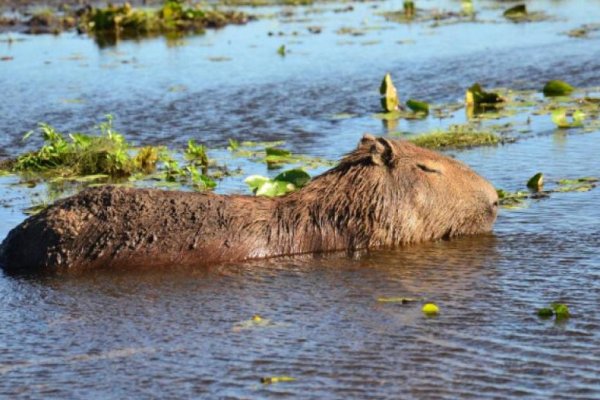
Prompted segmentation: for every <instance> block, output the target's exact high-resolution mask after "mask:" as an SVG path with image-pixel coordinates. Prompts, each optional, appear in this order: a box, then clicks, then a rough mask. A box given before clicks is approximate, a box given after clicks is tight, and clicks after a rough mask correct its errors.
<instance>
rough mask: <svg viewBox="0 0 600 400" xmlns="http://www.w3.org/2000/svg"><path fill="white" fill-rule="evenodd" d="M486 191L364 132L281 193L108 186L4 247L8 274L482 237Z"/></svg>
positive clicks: (492, 209) (446, 164)
mask: <svg viewBox="0 0 600 400" xmlns="http://www.w3.org/2000/svg"><path fill="white" fill-rule="evenodd" d="M497 205H498V199H497V195H496V191H495V190H494V188H493V186H492V185H491V184H490V183H489V182H487V181H486V180H485V179H483V178H482V177H480V176H479V175H477V174H476V173H475V172H473V171H472V170H471V169H469V168H468V167H467V166H465V165H464V164H462V163H460V162H458V161H456V160H453V159H451V158H448V157H446V156H443V155H441V154H438V153H435V152H432V151H429V150H425V149H421V148H419V147H416V146H414V145H412V144H410V143H408V142H403V141H394V140H387V139H384V138H375V137H373V136H370V135H365V137H364V138H363V139H362V140H361V142H360V143H359V146H358V148H357V149H356V150H355V151H353V152H352V153H350V154H349V155H347V156H346V157H345V158H343V159H342V160H341V161H340V164H339V165H338V166H337V167H335V168H333V169H331V170H329V171H327V172H325V173H324V174H322V175H320V176H318V177H316V178H315V179H314V180H313V181H311V182H310V183H309V184H308V185H307V186H305V187H304V188H302V189H301V190H299V191H297V192H294V193H292V194H289V195H287V196H284V197H279V198H266V197H256V196H240V195H216V194H213V193H189V192H173V191H161V190H153V189H129V188H117V187H103V188H95V189H88V190H85V191H83V192H81V193H79V194H77V195H75V196H72V197H70V198H67V199H64V200H61V201H58V202H56V203H55V204H54V205H52V206H51V207H49V208H47V209H46V210H44V211H43V212H41V213H40V214H38V215H36V216H33V217H30V218H28V219H27V220H26V221H24V222H23V223H22V224H20V225H19V226H17V227H16V228H15V229H13V230H12V231H11V232H10V233H9V235H8V236H7V238H6V239H5V240H4V242H3V243H2V245H1V246H0V265H2V267H3V268H4V269H6V270H12V271H24V270H56V269H68V268H78V269H79V268H94V267H110V266H112V267H130V266H144V267H168V266H172V265H184V264H188V265H208V264H214V263H219V262H225V261H237V260H248V259H254V258H264V257H275V256H283V255H292V254H300V253H311V252H324V251H335V250H358V249H369V248H377V247H393V246H399V245H402V244H407V243H414V242H420V241H425V240H435V239H441V238H450V237H454V236H458V235H466V234H476V233H483V232H488V231H490V230H491V229H492V225H493V223H494V221H495V219H496V213H497Z"/></svg>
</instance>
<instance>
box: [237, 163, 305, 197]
mask: <svg viewBox="0 0 600 400" xmlns="http://www.w3.org/2000/svg"><path fill="white" fill-rule="evenodd" d="M309 181H310V175H309V174H308V173H306V171H304V170H301V169H291V170H288V171H284V172H282V173H280V174H279V175H277V176H276V177H275V178H273V179H270V178H267V177H264V176H260V175H251V176H249V177H247V178H246V179H245V180H244V182H246V184H247V185H248V186H249V187H250V190H252V192H253V193H255V194H256V195H257V196H267V197H276V196H282V195H284V194H287V193H290V192H293V191H295V190H297V189H300V188H301V187H303V186H304V185H306V184H307V183H308V182H309Z"/></svg>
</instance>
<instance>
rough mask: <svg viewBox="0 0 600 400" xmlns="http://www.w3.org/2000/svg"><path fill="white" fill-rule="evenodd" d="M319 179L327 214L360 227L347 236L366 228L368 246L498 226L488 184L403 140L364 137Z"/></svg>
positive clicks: (465, 168)
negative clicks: (361, 225)
mask: <svg viewBox="0 0 600 400" xmlns="http://www.w3.org/2000/svg"><path fill="white" fill-rule="evenodd" d="M322 177H323V178H325V179H323V181H322V182H321V183H319V181H320V179H319V178H317V179H315V181H314V182H313V183H314V186H313V185H311V186H313V188H314V189H320V190H319V192H318V193H319V194H318V196H320V198H321V201H322V202H324V203H327V205H326V206H325V208H326V209H327V210H328V211H326V212H327V213H329V214H330V215H331V214H332V213H333V214H338V216H337V217H336V218H338V219H339V218H345V219H347V221H345V222H344V225H346V226H350V227H352V226H355V225H358V224H359V223H362V224H363V227H362V228H359V227H357V229H352V228H351V229H350V231H351V232H353V233H355V234H356V233H358V231H359V229H364V230H365V231H366V232H367V234H368V235H369V237H368V238H367V237H364V238H363V240H362V242H363V243H365V242H366V243H365V244H366V245H367V246H378V245H382V246H386V245H397V244H401V243H410V242H420V241H423V240H431V239H440V238H450V237H453V236H458V235H467V234H475V233H483V232H489V231H491V229H492V225H493V224H494V221H495V220H496V214H497V209H498V195H497V193H496V190H495V189H494V187H493V186H492V185H491V184H490V183H489V182H488V181H487V180H485V179H484V178H482V177H481V176H479V175H478V174H476V173H475V172H474V171H473V170H471V169H470V168H469V167H468V166H466V165H465V164H463V163H462V162H460V161H457V160H454V159H452V158H450V157H447V156H444V155H442V154H440V153H437V152H434V151H431V150H427V149H424V148H421V147H417V146H415V145H413V144H411V143H409V142H406V141H401V140H390V139H386V138H376V137H374V136H372V135H365V136H364V137H363V138H362V140H361V141H360V142H359V144H358V147H357V148H356V150H354V151H353V152H351V153H350V154H348V155H347V156H346V157H345V158H343V159H342V160H341V162H340V164H339V165H338V166H337V167H336V168H334V169H333V170H331V171H330V172H329V173H326V174H324V175H323V176H322ZM327 177H329V179H328V178H327ZM334 177H335V179H331V178H334ZM325 182H329V186H328V187H326V188H325V187H323V186H324V185H323V184H324V183H325ZM319 186H321V187H320V188H319ZM316 192H317V191H316V190H315V193H316ZM339 214H342V215H346V217H340V215H339ZM353 220H354V221H355V222H354V221H353ZM359 221H361V222H359ZM365 225H366V226H365ZM338 226H339V224H338Z"/></svg>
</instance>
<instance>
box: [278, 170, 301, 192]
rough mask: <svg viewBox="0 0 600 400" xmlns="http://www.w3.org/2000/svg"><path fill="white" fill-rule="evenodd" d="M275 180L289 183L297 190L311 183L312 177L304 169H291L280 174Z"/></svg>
mask: <svg viewBox="0 0 600 400" xmlns="http://www.w3.org/2000/svg"><path fill="white" fill-rule="evenodd" d="M273 180H275V181H280V182H288V183H291V184H292V185H294V186H295V187H297V188H301V187H302V186H304V185H306V184H307V183H308V182H309V181H310V175H309V174H308V173H307V172H306V171H304V170H302V169H290V170H287V171H284V172H282V173H280V174H279V175H277V176H276V177H275V178H274V179H273Z"/></svg>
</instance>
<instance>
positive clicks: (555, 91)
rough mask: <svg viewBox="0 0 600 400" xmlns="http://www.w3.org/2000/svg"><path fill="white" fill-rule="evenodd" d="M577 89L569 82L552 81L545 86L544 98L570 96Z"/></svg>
mask: <svg viewBox="0 0 600 400" xmlns="http://www.w3.org/2000/svg"><path fill="white" fill-rule="evenodd" d="M574 90H575V88H574V87H573V86H571V85H569V84H568V83H567V82H564V81H559V80H551V81H549V82H548V83H546V84H545V85H544V89H543V92H544V96H549V97H551V96H568V95H570V94H571V93H572V92H573V91H574Z"/></svg>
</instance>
